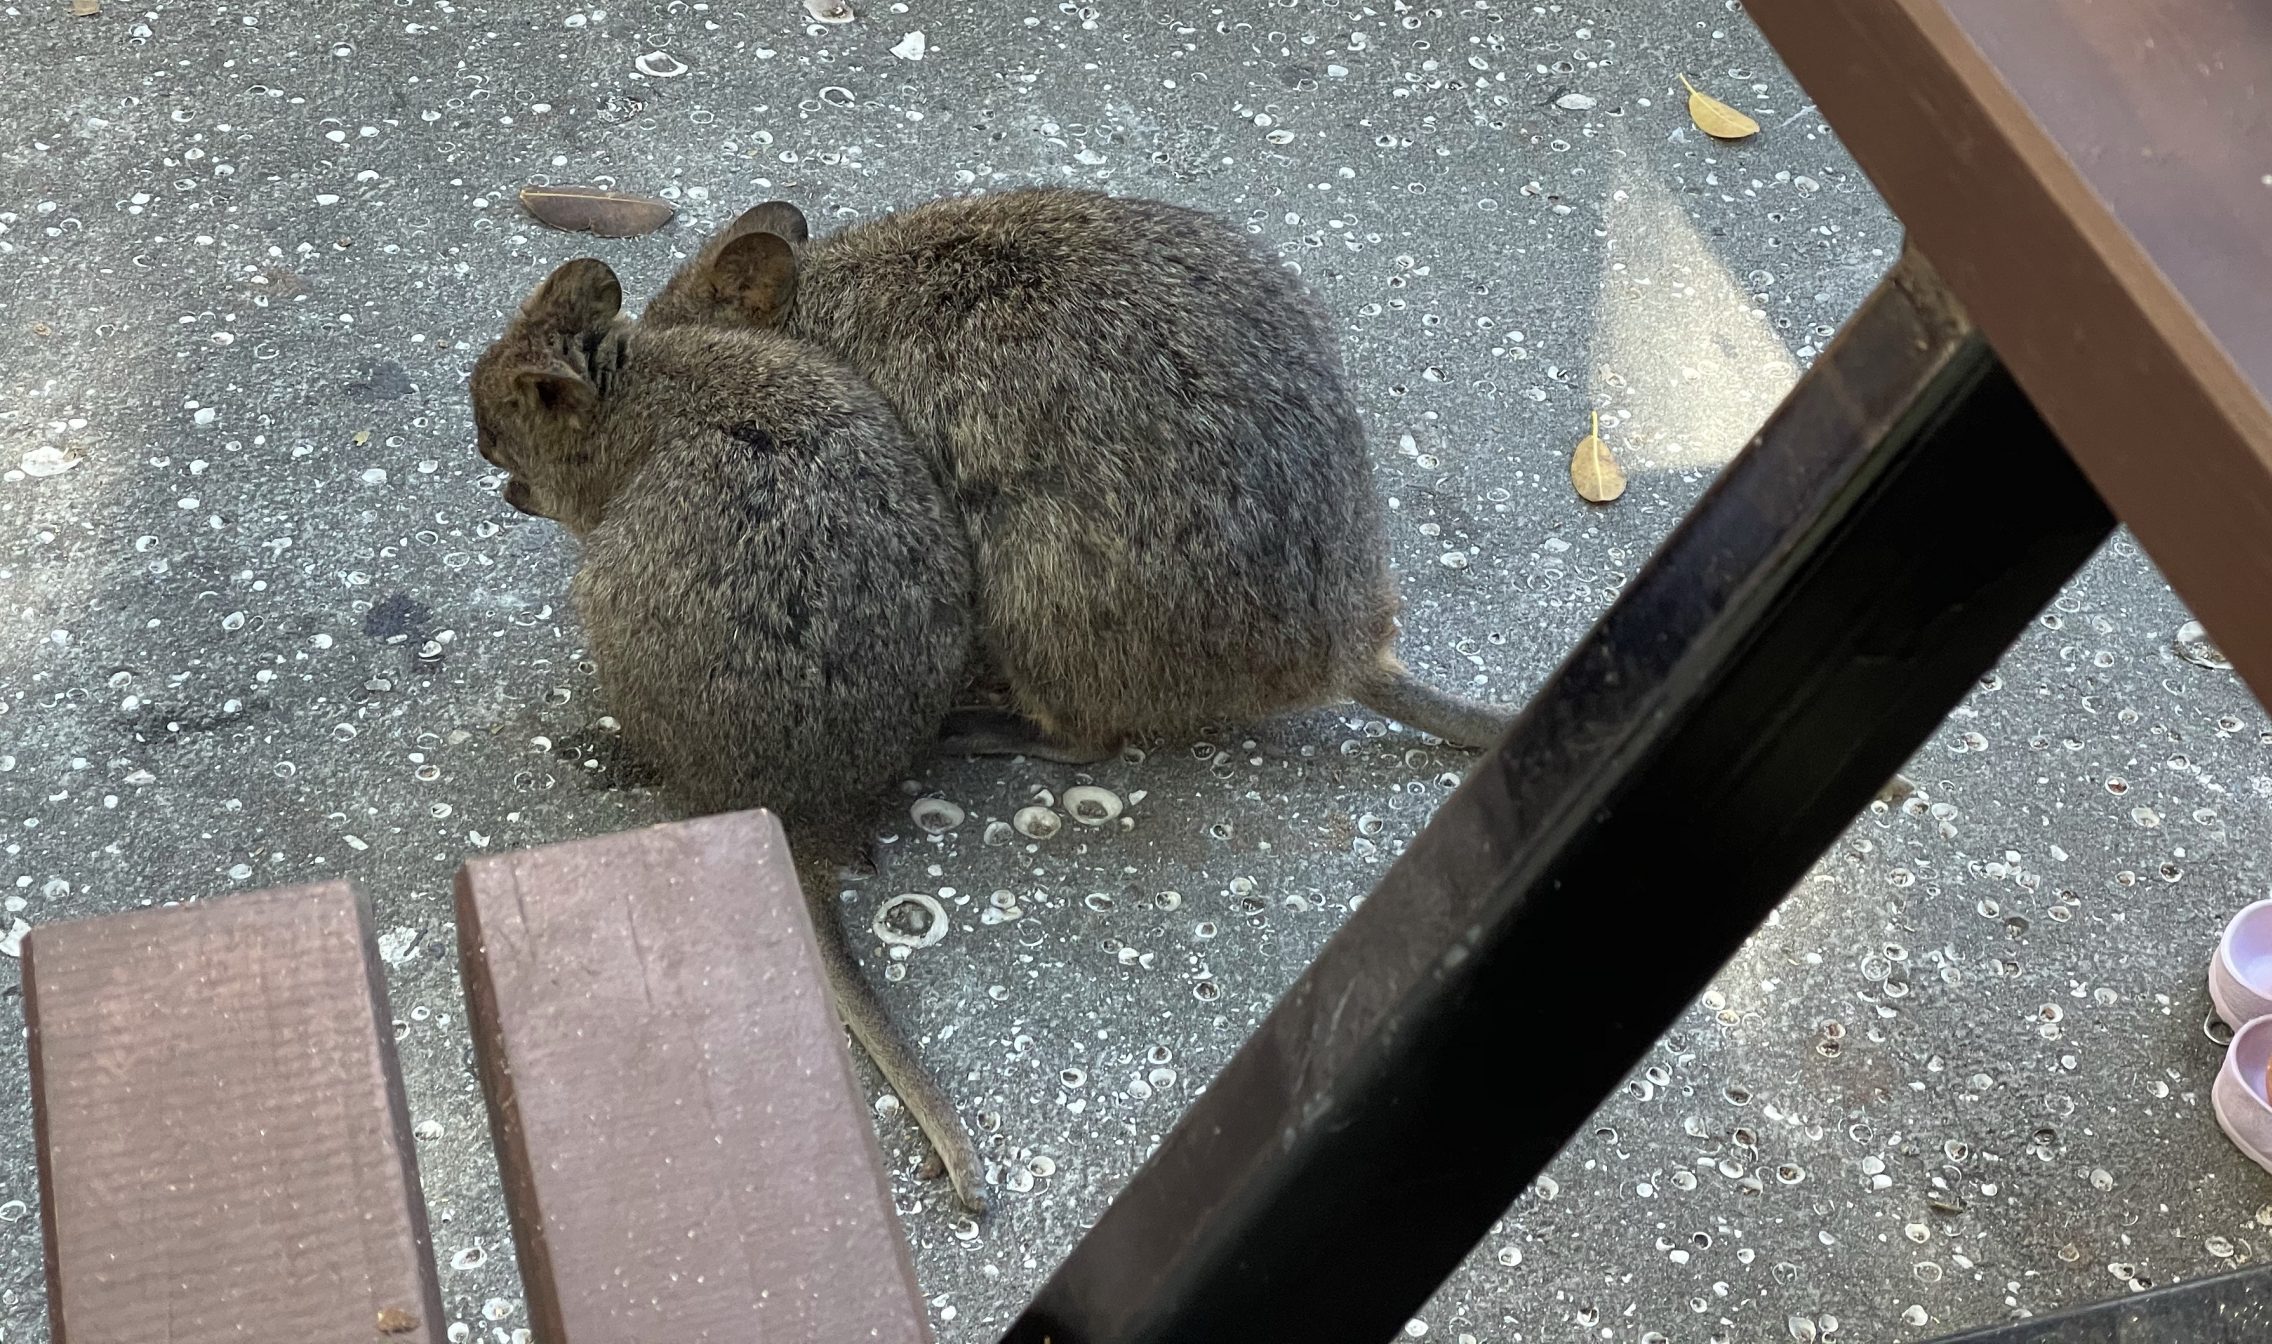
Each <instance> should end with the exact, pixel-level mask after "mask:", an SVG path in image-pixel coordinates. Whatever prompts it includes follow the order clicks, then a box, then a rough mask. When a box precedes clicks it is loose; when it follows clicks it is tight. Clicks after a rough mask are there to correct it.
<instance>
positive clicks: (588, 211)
mask: <svg viewBox="0 0 2272 1344" xmlns="http://www.w3.org/2000/svg"><path fill="white" fill-rule="evenodd" d="M521 208H522V209H523V210H526V211H528V212H529V214H530V215H532V216H534V217H535V219H536V221H537V223H539V224H549V225H551V226H552V227H553V228H556V229H566V230H568V231H569V232H571V233H596V234H598V235H599V236H600V237H602V238H636V237H638V236H639V235H640V234H642V233H653V232H654V231H655V230H657V229H659V228H661V227H663V226H664V225H665V224H668V223H670V222H671V219H672V217H673V216H675V215H677V214H678V207H676V206H674V205H672V204H671V203H670V202H668V201H658V200H656V199H655V198H654V197H652V196H632V195H629V194H627V193H624V192H620V191H602V190H600V189H599V188H598V187H524V188H522V189H521Z"/></svg>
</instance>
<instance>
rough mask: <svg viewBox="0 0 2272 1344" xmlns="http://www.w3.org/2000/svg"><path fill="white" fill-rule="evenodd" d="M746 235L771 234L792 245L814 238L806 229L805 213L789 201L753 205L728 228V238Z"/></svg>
mask: <svg viewBox="0 0 2272 1344" xmlns="http://www.w3.org/2000/svg"><path fill="white" fill-rule="evenodd" d="M745 233H770V234H772V235H773V236H774V237H776V238H783V239H786V240H788V241H789V242H792V243H802V242H804V241H806V240H807V239H808V238H810V237H811V236H812V235H811V233H810V232H809V231H808V230H807V229H806V228H805V212H804V211H802V210H799V209H798V208H797V207H795V206H793V205H791V204H789V203H788V202H787V201H767V202H766V203H765V204H763V205H753V206H751V207H750V208H749V209H747V210H744V211H742V213H741V216H740V217H739V218H737V219H736V220H735V221H734V222H733V223H731V224H729V225H727V226H726V237H728V238H739V237H741V236H742V235H743V234H745Z"/></svg>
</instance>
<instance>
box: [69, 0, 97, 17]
mask: <svg viewBox="0 0 2272 1344" xmlns="http://www.w3.org/2000/svg"><path fill="white" fill-rule="evenodd" d="M102 12H103V0H71V13H72V14H73V15H74V16H75V17H77V18H82V19H91V18H93V17H94V16H95V15H97V14H100V13H102Z"/></svg>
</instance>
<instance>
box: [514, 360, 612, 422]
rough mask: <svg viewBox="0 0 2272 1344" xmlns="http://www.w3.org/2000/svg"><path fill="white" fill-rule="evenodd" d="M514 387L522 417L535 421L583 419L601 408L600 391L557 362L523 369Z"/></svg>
mask: <svg viewBox="0 0 2272 1344" xmlns="http://www.w3.org/2000/svg"><path fill="white" fill-rule="evenodd" d="M511 386H512V389H513V396H514V398H515V399H516V400H517V401H519V402H520V409H521V412H522V414H523V415H526V416H529V417H531V418H533V419H539V420H549V419H563V418H570V417H573V418H577V419H581V418H583V417H584V416H587V415H590V414H591V413H592V412H593V411H594V410H596V409H598V407H599V402H600V394H599V389H597V388H595V387H593V386H592V385H591V383H590V382H589V381H587V380H586V379H585V378H584V377H583V375H581V374H579V373H577V372H576V371H575V370H574V369H571V368H569V367H568V366H567V365H566V364H564V363H560V362H558V361H555V362H554V363H553V364H552V365H550V366H549V367H547V368H542V369H522V370H521V371H520V372H518V373H515V374H514V375H513V380H512V384H511Z"/></svg>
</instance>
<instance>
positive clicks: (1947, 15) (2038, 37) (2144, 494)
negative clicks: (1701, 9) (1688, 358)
mask: <svg viewBox="0 0 2272 1344" xmlns="http://www.w3.org/2000/svg"><path fill="white" fill-rule="evenodd" d="M1746 10H1747V12H1748V13H1749V14H1750V15H1751V17H1752V18H1753V19H1754V20H1755V21H1756V22H1757V23H1758V24H1759V27H1760V29H1761V30H1762V31H1763V32H1765V33H1766V35H1767V37H1768V40H1769V41H1771V42H1772V43H1774V45H1775V49H1776V51H1777V52H1778V54H1780V55H1781V57H1782V58H1783V60H1784V62H1785V63H1786V64H1788V65H1789V66H1790V68H1791V72H1792V73H1793V74H1795V75H1797V76H1798V78H1799V82H1800V83H1801V84H1803V85H1805V87H1806V90H1807V93H1808V95H1809V96H1810V97H1812V98H1813V99H1814V100H1815V102H1816V104H1817V105H1818V106H1819V107H1820V108H1821V110H1822V112H1823V114H1824V116H1825V119H1826V120H1827V121H1828V122H1829V123H1830V126H1831V129H1832V130H1834V131H1835V132H1836V133H1837V134H1838V137H1839V139H1840V140H1841V141H1842V142H1843V143H1844V144H1845V146H1846V147H1847V149H1848V150H1850V151H1851V152H1852V153H1853V155H1854V157H1855V159H1856V160H1857V161H1859V162H1860V164H1861V165H1862V168H1863V170H1864V171H1865V172H1867V173H1868V174H1869V176H1870V180H1871V181H1872V182H1874V183H1875V184H1876V186H1877V189H1878V191H1879V192H1880V193H1882V194H1883V195H1884V197H1885V199H1886V203H1887V204H1888V205H1890V206H1891V207H1892V208H1893V211H1894V213H1895V214H1897V215H1899V216H1900V217H1901V222H1902V223H1903V224H1904V225H1906V226H1907V227H1908V229H1909V233H1910V238H1911V240H1912V242H1913V243H1914V244H1915V245H1916V246H1917V247H1918V248H1920V249H1921V250H1922V251H1923V252H1924V253H1925V254H1926V255H1927V256H1929V257H1931V258H1932V259H1933V264H1934V266H1935V268H1936V269H1938V270H1939V272H1940V274H1941V277H1942V279H1943V280H1944V281H1946V283H1947V284H1948V286H1949V288H1950V290H1951V291H1953V292H1954V293H1955V294H1956V296H1957V297H1958V298H1959V299H1960V300H1962V301H1963V303H1964V305H1965V307H1966V309H1967V310H1968V311H1969V312H1970V313H1971V314H1972V317H1973V320H1974V321H1976V322H1977V323H1979V325H1980V328H1981V330H1982V331H1983V332H1985V333H1986V334H1987V337H1988V339H1989V342H1990V343H1991V344H1992V345H1994V347H1995V349H1996V352H1997V354H1998V355H1999V356H2000V357H2001V358H2002V359H2003V361H2004V363H2005V364H2006V365H2007V366H2009V367H2010V369H2011V370H2012V373H2013V375H2014V376H2015V377H2016V378H2017V379H2018V380H2019V383H2020V385H2021V386H2022V387H2023V388H2025V389H2026V390H2027V393H2028V396H2029V397H2030V398H2031V399H2032V400H2033V401H2034V402H2035V404H2036V407H2037V408H2038V409H2039V410H2040V411H2041V412H2042V414H2043V417H2044V419H2045V420H2046V421H2048V422H2049V423H2050V425H2051V427H2052V428H2053V429H2054V430H2055V431H2057V432H2058V434H2059V437H2060V439H2061V441H2062V442H2063V443H2064V444H2065V445H2066V447H2067V450H2068V451H2069V452H2070V453H2072V454H2073V455H2074V457H2075V460H2076V461H2077V463H2079V464H2080V465H2081V466H2082V468H2083V470H2084V472H2085V473H2086V474H2087V475H2088V476H2089V477H2090V479H2091V482H2092V483H2093V484H2094V485H2095V486H2097V488H2098V490H2099V493H2100V494H2101V495H2103V496H2104V497H2105V498H2106V501H2107V503H2108V504H2109V505H2110V506H2111V507H2112V508H2113V509H2114V511H2115V513H2116V514H2117V515H2118V516H2119V517H2120V518H2121V519H2122V521H2123V522H2124V523H2126V524H2128V525H2129V527H2130V528H2131V530H2132V531H2133V532H2135V533H2136V534H2137V536H2138V539H2139V540H2140V541H2141V542H2143V543H2144V544H2145V547H2146V549H2147V551H2148V552H2149V553H2150V554H2151V555H2152V556H2153V558H2154V561H2155V563H2156V564H2158V565H2159V566H2160V567H2161V569H2162V572H2163V573H2164V574H2165V575H2166V576H2168V578H2169V580H2170V582H2171V583H2172V584H2173V585H2175V586H2176V588H2177V591H2178V593H2179V594H2180V595H2181V596H2182V597H2184V599H2185V600H2186V602H2187V603H2188V604H2190V605H2191V606H2192V607H2193V609H2194V610H2195V611H2196V612H2198V613H2199V614H2200V617H2201V619H2202V621H2203V622H2204V623H2205V624H2206V625H2207V626H2208V627H2209V631H2210V633H2211V634H2212V635H2213V636H2214V637H2215V638H2216V640H2217V642H2218V643H2219V644H2220V645H2221V646H2222V647H2223V649H2224V651H2225V652H2226V653H2227V654H2228V655H2229V656H2230V657H2231V658H2232V660H2233V662H2234V664H2235V666H2236V667H2238V668H2239V670H2240V672H2241V674H2242V675H2243V676H2244V677H2246V678H2247V679H2248V682H2249V685H2250V686H2251V688H2253V689H2254V690H2255V692H2256V695H2257V698H2258V699H2259V700H2263V701H2266V702H2267V703H2272V621H2268V620H2266V619H2264V611H2265V603H2266V600H2267V598H2266V595H2267V594H2272V280H2268V278H2267V277H2272V158H2267V156H2266V153H2265V146H2266V145H2267V144H2272V6H2267V5H2265V4H2264V3H2263V0H1748V2H1747V4H1746ZM1773 134H1774V132H1773V131H1772V130H1771V131H1770V132H1769V135H1773ZM1729 152H1730V153H1734V154H1741V153H1743V152H1744V151H1742V150H1740V149H1738V150H1730V151H1729ZM2030 506H2031V505H2030V501H2029V499H2028V497H2027V494H2026V493H2025V492H2024V491H2023V492H2021V493H2019V494H2016V495H2013V496H2010V497H2007V498H2000V499H1997V498H1986V497H1982V496H1980V495H1978V494H1976V493H1973V492H1968V491H1966V490H1965V489H1964V488H1963V486H1962V483H1961V482H1957V483H1952V486H1951V490H1950V496H1949V507H1950V513H1949V515H1948V516H1949V520H1950V522H1952V523H1954V524H1955V525H1957V526H1964V527H1972V526H1979V527H1998V526H2003V525H2004V521H2003V520H2004V518H2006V517H2007V516H2008V515H2009V514H2011V513H2012V512H2014V511H2020V510H2025V509H2027V508H2029V507H2030Z"/></svg>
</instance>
